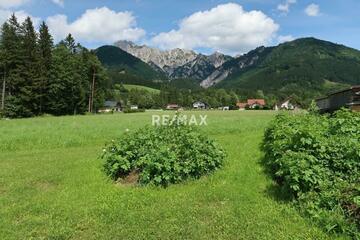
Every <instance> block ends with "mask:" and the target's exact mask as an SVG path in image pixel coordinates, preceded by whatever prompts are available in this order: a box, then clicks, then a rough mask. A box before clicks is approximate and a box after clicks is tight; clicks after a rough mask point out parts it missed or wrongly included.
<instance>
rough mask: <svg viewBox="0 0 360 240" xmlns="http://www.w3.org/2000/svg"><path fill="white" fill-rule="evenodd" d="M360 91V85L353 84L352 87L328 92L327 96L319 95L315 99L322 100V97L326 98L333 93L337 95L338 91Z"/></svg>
mask: <svg viewBox="0 0 360 240" xmlns="http://www.w3.org/2000/svg"><path fill="white" fill-rule="evenodd" d="M353 90H355V91H360V85H355V86H352V87H349V88H346V89H342V90H339V91H335V92H331V93H329V94H327V95H326V96H322V97H319V98H317V99H315V100H316V101H319V100H322V99H325V98H328V97H330V96H332V95H335V94H338V93H342V92H347V91H353Z"/></svg>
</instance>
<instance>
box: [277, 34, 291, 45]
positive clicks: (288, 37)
mask: <svg viewBox="0 0 360 240" xmlns="http://www.w3.org/2000/svg"><path fill="white" fill-rule="evenodd" d="M293 40H295V38H294V37H293V36H292V35H285V36H283V35H280V36H278V43H284V42H291V41H293Z"/></svg>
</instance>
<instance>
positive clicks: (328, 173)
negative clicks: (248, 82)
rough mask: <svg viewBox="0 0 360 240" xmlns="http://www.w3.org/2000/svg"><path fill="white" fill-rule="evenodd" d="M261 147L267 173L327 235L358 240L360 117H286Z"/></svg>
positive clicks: (344, 113)
mask: <svg viewBox="0 0 360 240" xmlns="http://www.w3.org/2000/svg"><path fill="white" fill-rule="evenodd" d="M263 147H264V150H265V159H264V163H265V165H266V167H267V169H268V170H269V171H270V173H271V174H272V176H273V177H274V178H275V179H276V180H277V182H278V183H279V184H280V186H281V187H282V188H283V189H284V190H285V191H287V192H289V193H291V194H292V196H293V197H294V199H295V202H297V203H298V205H299V206H301V207H300V209H301V210H302V211H303V212H305V213H307V214H309V215H310V216H312V217H313V218H314V219H317V220H318V222H319V223H321V225H323V226H324V227H325V228H326V230H327V231H331V232H341V233H343V232H346V233H348V234H350V235H352V236H355V237H356V236H357V237H359V228H360V223H359V219H360V206H359V200H360V191H359V190H360V114H359V113H354V112H350V111H348V110H340V111H338V112H336V113H335V114H333V115H332V116H329V115H319V114H317V113H316V112H314V113H312V114H305V113H303V114H285V113H282V114H280V115H278V116H277V117H276V119H275V120H274V121H273V122H272V123H271V124H270V126H269V127H268V128H267V130H266V132H265V137H264V145H263Z"/></svg>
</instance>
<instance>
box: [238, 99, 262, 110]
mask: <svg viewBox="0 0 360 240" xmlns="http://www.w3.org/2000/svg"><path fill="white" fill-rule="evenodd" d="M265 105H266V102H265V99H248V100H247V102H238V103H236V106H237V107H238V108H239V109H240V110H245V109H262V108H264V107H265Z"/></svg>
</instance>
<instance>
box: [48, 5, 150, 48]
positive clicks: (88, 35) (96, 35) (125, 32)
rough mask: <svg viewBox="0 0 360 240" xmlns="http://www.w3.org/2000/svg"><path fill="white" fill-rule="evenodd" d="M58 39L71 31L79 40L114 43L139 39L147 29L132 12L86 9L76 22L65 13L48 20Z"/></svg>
mask: <svg viewBox="0 0 360 240" xmlns="http://www.w3.org/2000/svg"><path fill="white" fill-rule="evenodd" d="M46 22H47V24H48V25H49V28H50V30H51V33H52V34H53V36H54V38H55V39H56V40H60V39H63V38H64V37H65V36H66V35H67V34H69V33H71V34H73V35H74V37H75V38H76V39H77V40H78V41H85V42H105V43H113V42H115V41H117V40H130V41H137V40H139V39H141V38H142V37H143V36H144V35H145V31H144V30H143V29H141V28H137V27H136V19H135V17H134V16H133V14H132V13H131V12H115V11H113V10H111V9H109V8H107V7H102V8H95V9H89V10H86V12H85V13H84V14H83V15H82V16H80V17H79V18H78V19H77V20H75V21H74V22H69V21H68V18H67V16H65V15H55V16H52V17H49V18H48V19H47V20H46Z"/></svg>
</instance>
